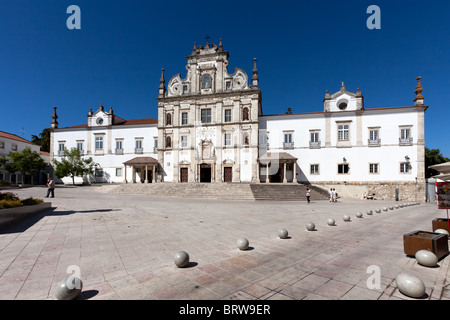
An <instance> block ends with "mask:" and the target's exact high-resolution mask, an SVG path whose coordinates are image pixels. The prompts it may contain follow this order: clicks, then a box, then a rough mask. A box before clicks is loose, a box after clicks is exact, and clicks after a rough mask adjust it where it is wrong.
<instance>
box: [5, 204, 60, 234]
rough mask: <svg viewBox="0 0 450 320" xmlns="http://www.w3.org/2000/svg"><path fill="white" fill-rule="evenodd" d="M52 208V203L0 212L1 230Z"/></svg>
mask: <svg viewBox="0 0 450 320" xmlns="http://www.w3.org/2000/svg"><path fill="white" fill-rule="evenodd" d="M51 207H52V203H51V202H43V203H39V204H35V205H30V206H21V207H17V208H7V209H1V210H0V229H2V228H4V227H6V226H10V225H11V224H13V223H15V222H17V221H20V220H22V219H25V218H28V217H31V216H33V215H34V214H36V213H38V212H41V211H42V210H46V209H49V208H51Z"/></svg>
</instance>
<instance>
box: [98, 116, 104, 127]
mask: <svg viewBox="0 0 450 320" xmlns="http://www.w3.org/2000/svg"><path fill="white" fill-rule="evenodd" d="M97 124H98V125H99V126H101V125H102V124H103V118H97Z"/></svg>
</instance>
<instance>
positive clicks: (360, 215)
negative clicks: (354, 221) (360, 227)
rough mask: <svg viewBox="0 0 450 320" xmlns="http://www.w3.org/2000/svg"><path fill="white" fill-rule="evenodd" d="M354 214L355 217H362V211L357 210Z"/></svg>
mask: <svg viewBox="0 0 450 320" xmlns="http://www.w3.org/2000/svg"><path fill="white" fill-rule="evenodd" d="M355 216H356V217H357V218H362V217H363V214H362V212H357V213H356V214H355Z"/></svg>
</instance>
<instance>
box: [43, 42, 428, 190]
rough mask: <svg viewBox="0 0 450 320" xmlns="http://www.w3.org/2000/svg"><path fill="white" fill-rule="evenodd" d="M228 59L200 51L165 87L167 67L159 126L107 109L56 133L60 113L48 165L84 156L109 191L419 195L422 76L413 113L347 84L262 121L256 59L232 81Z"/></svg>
mask: <svg viewBox="0 0 450 320" xmlns="http://www.w3.org/2000/svg"><path fill="white" fill-rule="evenodd" d="M228 58H229V53H228V51H226V50H224V49H223V46H222V42H220V44H219V45H218V46H217V45H215V44H209V43H207V44H206V45H205V46H204V47H203V46H196V45H194V49H193V51H192V53H191V54H190V55H189V56H187V65H186V70H187V74H186V76H185V77H184V78H182V77H181V75H180V74H177V75H175V76H173V77H172V78H171V79H170V80H169V81H168V82H167V83H166V80H165V76H164V69H162V73H161V79H160V86H159V93H158V97H157V98H156V100H157V108H158V119H157V120H156V119H150V118H147V119H129V120H126V119H125V118H122V117H119V116H117V115H115V113H114V111H113V110H112V108H110V109H109V110H108V111H106V110H105V109H104V107H103V105H101V106H100V107H99V109H98V110H97V111H95V112H94V111H92V110H89V112H88V115H87V122H86V123H85V124H82V125H75V126H68V127H59V124H58V121H57V118H58V116H57V114H56V108H54V113H53V116H52V117H53V120H52V134H51V152H50V153H51V158H52V159H58V160H59V159H60V158H61V157H62V156H64V149H65V148H67V149H70V148H78V149H80V150H81V151H82V153H83V155H84V156H87V157H92V158H93V159H94V162H95V163H97V168H96V172H95V177H94V178H93V180H94V181H95V182H103V183H161V182H164V183H169V182H171V183H184V182H210V183H226V182H230V183H305V184H318V185H322V186H324V187H327V188H328V187H330V186H334V185H339V186H340V188H341V190H342V189H345V190H348V191H349V193H352V192H353V193H357V194H360V193H361V192H365V193H377V194H378V195H381V194H384V193H386V194H389V195H391V194H392V193H393V190H395V189H399V188H401V189H402V192H403V193H405V192H406V193H410V194H413V193H417V192H419V193H420V189H421V188H422V185H424V182H425V162H424V161H425V159H424V153H425V142H424V114H425V110H426V109H427V106H426V105H424V97H423V96H422V94H421V92H422V86H421V83H420V77H419V78H417V87H416V91H415V94H416V97H415V99H414V104H413V105H411V106H407V107H388V108H386V107H383V108H370V109H366V108H365V107H364V98H363V96H362V93H361V91H360V89H357V90H356V92H351V91H348V90H347V89H346V87H345V85H344V83H342V84H341V86H340V88H339V90H338V91H337V92H335V93H333V94H330V93H329V92H328V91H326V94H325V97H324V99H323V110H318V111H317V112H312V113H296V114H276V115H265V114H263V108H262V103H261V90H260V88H259V85H258V83H259V78H258V70H257V67H256V59H254V67H253V74H252V77H251V78H249V76H248V75H247V73H246V72H245V71H244V70H242V69H240V68H236V69H235V70H234V72H233V73H229V70H228V69H227V66H228ZM155 107H156V106H155ZM80 179H81V178H80ZM69 180H70V179H67V181H69ZM63 181H64V182H66V180H65V179H63Z"/></svg>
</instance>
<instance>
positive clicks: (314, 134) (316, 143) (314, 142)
mask: <svg viewBox="0 0 450 320" xmlns="http://www.w3.org/2000/svg"><path fill="white" fill-rule="evenodd" d="M309 147H310V148H320V140H319V131H316V130H314V131H312V130H310V132H309Z"/></svg>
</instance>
